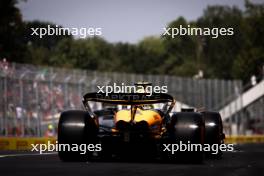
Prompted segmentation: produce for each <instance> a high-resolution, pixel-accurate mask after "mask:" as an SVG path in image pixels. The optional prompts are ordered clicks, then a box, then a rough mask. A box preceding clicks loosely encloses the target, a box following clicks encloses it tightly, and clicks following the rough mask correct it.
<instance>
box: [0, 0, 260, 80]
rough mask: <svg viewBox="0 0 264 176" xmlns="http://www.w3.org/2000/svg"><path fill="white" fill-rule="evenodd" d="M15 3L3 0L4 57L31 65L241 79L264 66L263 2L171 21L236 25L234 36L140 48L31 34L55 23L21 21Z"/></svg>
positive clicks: (163, 39)
mask: <svg viewBox="0 0 264 176" xmlns="http://www.w3.org/2000/svg"><path fill="white" fill-rule="evenodd" d="M16 3H17V1H16V0H6V1H0V39H1V40H0V57H1V58H7V59H8V60H9V61H12V62H22V63H23V62H24V63H25V62H26V63H32V64H38V65H50V66H59V67H68V68H81V69H91V70H100V71H110V72H111V71H116V72H135V73H150V74H169V75H178V76H194V75H195V74H197V73H198V71H199V70H203V72H204V75H205V77H207V78H224V79H242V80H243V81H244V82H245V83H246V82H247V81H249V79H250V77H251V76H252V75H253V74H254V75H256V76H261V75H262V74H263V65H264V54H263V53H264V52H263V51H264V48H263V47H264V4H252V3H250V2H249V1H245V10H243V11H242V10H240V9H238V8H236V7H228V6H209V7H207V8H206V9H205V10H204V13H203V15H202V16H201V17H200V18H198V19H197V20H195V21H191V22H188V21H186V20H185V19H184V18H183V17H179V18H178V19H176V20H174V21H172V22H170V23H169V25H168V27H179V25H182V26H186V27H187V25H188V24H189V25H191V27H202V28H203V27H209V28H214V27H219V28H221V27H226V28H228V27H232V28H234V35H233V36H228V37H227V36H219V37H218V38H217V39H213V38H212V37H211V36H188V35H186V36H177V37H176V38H174V39H172V38H170V37H168V36H160V37H153V36H150V37H146V38H144V39H142V40H141V41H140V42H139V43H137V44H129V43H109V42H107V41H105V40H104V39H102V38H98V37H93V38H86V39H74V38H73V37H72V36H56V35H53V36H45V37H44V38H42V39H39V38H38V37H36V36H31V35H30V32H31V31H30V27H46V26H47V25H51V26H55V24H51V23H47V22H40V21H33V22H25V21H23V20H22V17H21V14H20V12H19V9H18V8H16V6H15V5H16Z"/></svg>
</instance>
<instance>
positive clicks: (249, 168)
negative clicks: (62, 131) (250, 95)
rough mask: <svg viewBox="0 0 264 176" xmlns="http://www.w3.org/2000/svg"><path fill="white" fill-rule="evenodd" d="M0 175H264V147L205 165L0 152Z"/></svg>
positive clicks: (240, 149) (239, 149)
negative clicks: (68, 158)
mask: <svg viewBox="0 0 264 176" xmlns="http://www.w3.org/2000/svg"><path fill="white" fill-rule="evenodd" d="M0 175H3V176H4V175H18V176H22V175H26V176H29V175H37V176H50V175H63V176H68V175H86V176H89V175H91V176H96V175H106V176H111V175H114V176H120V175H125V176H130V175H136V176H138V175H145V176H156V175H157V176H169V175H173V176H185V175H199V176H200V175H201V176H207V175H208V176H264V144H244V145H238V146H236V150H235V151H233V152H227V153H224V156H223V158H222V159H221V160H213V159H207V160H205V162H204V163H203V164H199V165H195V164H180V163H162V162H160V161H153V162H143V163H142V162H141V163H137V162H120V161H108V162H100V161H94V162H84V163H65V162H61V161H60V160H59V158H58V156H57V154H56V153H50V154H42V155H39V154H37V153H29V152H14V151H13V152H3V151H1V152H0Z"/></svg>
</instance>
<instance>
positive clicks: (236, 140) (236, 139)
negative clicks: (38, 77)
mask: <svg viewBox="0 0 264 176" xmlns="http://www.w3.org/2000/svg"><path fill="white" fill-rule="evenodd" d="M56 140H57V139H56V138H55V137H54V138H45V137H40V138H19V137H0V150H31V149H32V145H31V144H48V141H50V143H52V144H55V143H56ZM225 143H233V144H244V143H264V135H254V136H226V139H225Z"/></svg>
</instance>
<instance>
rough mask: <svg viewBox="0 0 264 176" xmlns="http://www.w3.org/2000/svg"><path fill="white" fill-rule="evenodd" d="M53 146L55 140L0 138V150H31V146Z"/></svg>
mask: <svg viewBox="0 0 264 176" xmlns="http://www.w3.org/2000/svg"><path fill="white" fill-rule="evenodd" d="M48 141H50V143H53V144H55V143H56V138H44V137H43V138H18V137H0V150H31V149H32V144H48Z"/></svg>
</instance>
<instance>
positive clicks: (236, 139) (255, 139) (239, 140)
mask: <svg viewBox="0 0 264 176" xmlns="http://www.w3.org/2000/svg"><path fill="white" fill-rule="evenodd" d="M225 143H232V144H245V143H264V135H253V136H243V135H239V136H226V139H225Z"/></svg>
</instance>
